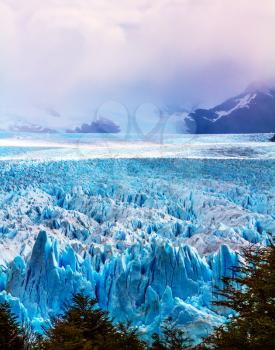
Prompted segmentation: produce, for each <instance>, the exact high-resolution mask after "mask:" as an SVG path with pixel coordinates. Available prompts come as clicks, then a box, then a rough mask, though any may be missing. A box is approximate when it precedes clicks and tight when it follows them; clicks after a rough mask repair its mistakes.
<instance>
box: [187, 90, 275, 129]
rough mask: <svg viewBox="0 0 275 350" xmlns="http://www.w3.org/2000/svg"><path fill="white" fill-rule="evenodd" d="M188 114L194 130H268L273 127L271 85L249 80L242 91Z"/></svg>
mask: <svg viewBox="0 0 275 350" xmlns="http://www.w3.org/2000/svg"><path fill="white" fill-rule="evenodd" d="M189 116H190V117H191V118H193V120H194V121H195V123H196V133H198V134H239V133H269V132H274V131H275V87H274V88H269V87H267V86H265V85H264V84H252V85H250V86H249V87H248V88H247V89H246V90H245V91H244V92H243V93H242V94H240V95H238V96H236V97H233V98H230V99H228V100H226V101H225V102H223V103H222V104H220V105H218V106H216V107H214V108H211V109H197V110H195V111H194V112H193V113H190V114H189Z"/></svg>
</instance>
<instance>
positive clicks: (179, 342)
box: [151, 317, 192, 350]
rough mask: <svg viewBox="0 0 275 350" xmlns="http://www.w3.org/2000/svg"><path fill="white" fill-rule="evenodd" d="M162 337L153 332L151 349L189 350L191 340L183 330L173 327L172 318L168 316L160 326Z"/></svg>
mask: <svg viewBox="0 0 275 350" xmlns="http://www.w3.org/2000/svg"><path fill="white" fill-rule="evenodd" d="M161 330H162V337H160V336H159V335H158V334H154V335H153V337H152V339H153V343H152V347H151V350H191V349H192V347H191V345H190V344H191V340H190V339H189V338H188V337H187V336H186V334H185V332H184V330H182V329H180V328H177V327H175V325H174V324H173V321H172V318H170V317H169V318H168V319H167V320H166V321H165V323H164V325H163V326H162V329H161Z"/></svg>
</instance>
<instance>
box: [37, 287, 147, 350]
mask: <svg viewBox="0 0 275 350" xmlns="http://www.w3.org/2000/svg"><path fill="white" fill-rule="evenodd" d="M45 334H46V339H45V341H44V343H43V350H130V349H131V350H143V349H144V348H145V347H144V344H143V342H142V341H140V340H139V339H138V335H137V333H136V331H135V330H132V329H131V328H127V329H126V327H124V326H122V325H118V326H115V325H113V323H112V321H111V320H110V318H109V316H108V313H107V312H105V311H103V310H101V309H100V308H98V307H97V306H96V301H95V300H93V299H91V298H89V297H87V296H85V295H82V294H77V295H75V296H74V297H73V305H72V306H71V307H69V308H68V309H67V310H66V311H65V313H64V315H63V316H61V317H60V318H57V319H56V320H55V321H54V322H53V326H52V327H50V328H49V329H47V330H45Z"/></svg>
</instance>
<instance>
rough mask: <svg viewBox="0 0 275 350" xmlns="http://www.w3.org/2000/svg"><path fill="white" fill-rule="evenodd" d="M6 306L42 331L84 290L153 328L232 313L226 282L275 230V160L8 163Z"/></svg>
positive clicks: (0, 238) (2, 189)
mask: <svg viewBox="0 0 275 350" xmlns="http://www.w3.org/2000/svg"><path fill="white" fill-rule="evenodd" d="M0 167H1V174H0V184H1V186H0V251H1V253H0V302H1V301H3V300H7V301H8V302H9V303H10V304H11V306H12V310H13V311H14V312H15V313H16V315H18V317H19V318H20V319H21V320H22V321H28V322H30V323H31V324H32V325H33V327H34V328H35V329H37V330H41V327H42V326H43V325H45V324H47V322H48V321H49V320H50V319H51V318H52V317H53V316H55V315H58V314H61V313H62V312H63V310H64V307H65V306H66V305H67V304H68V303H69V302H70V300H71V297H72V295H73V294H74V293H76V292H79V291H82V292H84V293H87V294H89V295H90V296H92V297H94V298H96V299H97V300H98V303H99V305H100V306H101V307H102V308H104V309H106V310H108V311H109V312H110V315H111V316H112V317H113V318H114V319H115V320H116V321H124V322H125V321H131V322H132V323H133V325H135V326H137V327H139V328H140V330H141V332H143V333H144V334H145V336H149V335H150V334H152V333H153V332H158V331H159V330H160V324H161V322H162V321H163V320H165V319H166V318H167V317H168V316H171V317H172V318H173V320H174V321H175V322H176V324H177V325H179V326H182V327H185V328H186V329H187V331H188V332H189V333H190V336H191V337H192V339H194V341H198V340H199V339H200V338H201V337H203V336H205V335H207V334H209V333H210V332H211V330H212V328H213V327H214V326H217V325H219V324H220V323H221V322H223V321H224V320H225V316H226V313H225V310H221V309H219V308H217V307H216V306H214V305H213V304H212V302H211V301H212V300H213V290H214V288H215V286H217V285H220V286H221V285H222V282H221V278H222V276H224V275H230V274H231V273H232V270H231V267H232V266H235V265H236V264H238V259H239V255H238V252H239V250H240V249H241V248H242V247H244V246H246V245H249V244H251V243H253V244H263V245H268V244H269V243H270V240H271V239H272V237H273V236H274V234H275V223H274V215H275V209H274V208H275V205H274V204H275V199H274V195H273V194H274V184H275V183H274V170H275V163H274V160H272V159H271V160H268V159H265V160H261V159H252V160H250V159H246V160H244V159H219V160H217V159H183V158H159V159H155V158H144V159H134V158H132V159H123V158H121V159H120V158H118V159H82V160H43V161H42V160H20V161H18V160H12V159H10V160H1V161H0Z"/></svg>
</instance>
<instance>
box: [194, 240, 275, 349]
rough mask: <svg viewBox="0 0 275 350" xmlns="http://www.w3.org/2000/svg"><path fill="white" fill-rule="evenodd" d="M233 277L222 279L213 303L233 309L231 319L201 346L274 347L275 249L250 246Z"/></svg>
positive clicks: (228, 347) (234, 347)
mask: <svg viewBox="0 0 275 350" xmlns="http://www.w3.org/2000/svg"><path fill="white" fill-rule="evenodd" d="M234 270H235V273H234V274H233V275H234V277H226V278H223V283H224V287H223V289H218V290H217V293H216V294H217V296H218V297H219V299H218V300H215V302H214V304H216V305H218V306H221V307H225V308H227V309H229V310H232V314H233V316H232V317H230V318H229V320H228V322H227V323H226V324H225V325H223V326H221V327H219V328H217V329H216V330H215V332H214V334H213V335H211V336H210V337H208V338H207V339H205V341H204V342H203V345H202V346H201V348H207V349H217V350H220V349H228V350H237V349H242V350H262V349H265V350H273V349H275V248H274V246H272V247H270V248H261V247H253V248H252V247H250V248H249V249H245V250H243V261H242V262H240V265H239V266H238V267H236V268H235V269H234Z"/></svg>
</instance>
